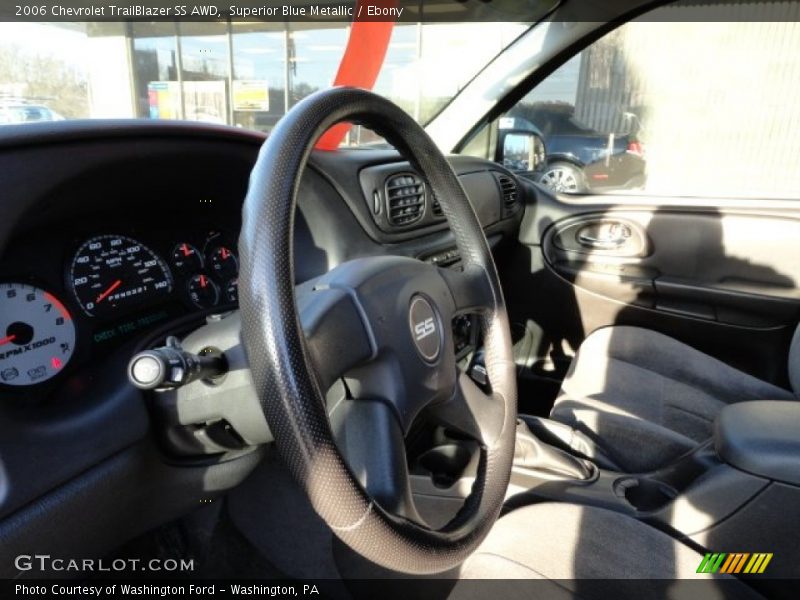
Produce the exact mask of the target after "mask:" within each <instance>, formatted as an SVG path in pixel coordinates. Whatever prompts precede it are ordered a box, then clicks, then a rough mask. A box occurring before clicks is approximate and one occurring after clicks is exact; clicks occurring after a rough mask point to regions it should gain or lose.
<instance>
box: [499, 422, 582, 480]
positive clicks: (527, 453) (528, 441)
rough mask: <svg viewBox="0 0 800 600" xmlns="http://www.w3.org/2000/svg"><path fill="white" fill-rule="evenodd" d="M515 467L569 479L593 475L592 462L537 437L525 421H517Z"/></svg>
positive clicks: (579, 478)
mask: <svg viewBox="0 0 800 600" xmlns="http://www.w3.org/2000/svg"><path fill="white" fill-rule="evenodd" d="M514 467H520V468H524V469H531V470H534V471H542V472H544V473H548V474H550V475H557V476H560V477H564V478H568V479H578V480H585V479H589V478H590V477H591V476H592V475H593V468H592V465H591V463H589V462H588V461H585V460H583V459H580V458H577V457H575V456H572V455H571V454H568V453H567V452H564V451H563V450H561V449H560V448H556V447H555V446H551V445H550V444H548V443H546V442H543V441H542V440H540V439H539V438H538V437H536V436H535V435H534V434H533V433H531V430H530V429H528V426H527V425H526V424H525V422H524V421H522V420H518V421H517V440H516V443H515V445H514Z"/></svg>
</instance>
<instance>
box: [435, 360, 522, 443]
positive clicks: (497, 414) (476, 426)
mask: <svg viewBox="0 0 800 600" xmlns="http://www.w3.org/2000/svg"><path fill="white" fill-rule="evenodd" d="M506 410H507V409H506V405H505V402H504V399H503V398H502V397H501V396H499V394H498V393H497V392H495V393H492V392H484V391H483V390H482V389H481V388H480V387H479V386H478V385H477V384H476V383H475V382H474V381H472V379H470V378H469V376H468V375H467V374H466V373H463V372H459V375H458V380H457V382H456V386H455V389H454V391H453V396H452V397H451V398H450V399H449V400H447V401H445V402H441V403H438V404H435V405H432V406H431V407H430V408H429V412H428V414H429V416H430V417H431V418H433V419H435V420H436V421H438V422H439V423H440V424H441V425H443V426H445V427H447V428H448V429H453V430H455V431H458V432H459V433H461V434H464V435H467V436H469V437H471V438H472V439H474V440H475V441H477V442H478V443H480V444H481V445H482V446H483V447H485V448H491V447H493V446H494V445H495V444H496V443H497V442H498V440H499V439H500V437H501V434H502V432H503V427H504V424H505V423H506V416H507V415H506Z"/></svg>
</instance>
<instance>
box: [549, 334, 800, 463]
mask: <svg viewBox="0 0 800 600" xmlns="http://www.w3.org/2000/svg"><path fill="white" fill-rule="evenodd" d="M798 331H800V329H799V330H798ZM798 361H800V335H798V333H795V336H794V339H793V341H792V348H791V353H790V378H791V381H792V385H793V386H794V388H795V389H798V388H800V373H798V372H795V371H793V370H792V368H791V366H792V365H794V364H796V363H798ZM798 366H800V365H798ZM797 371H800V368H798V369H797ZM796 399H797V398H796V396H795V394H794V393H792V392H790V391H788V390H785V389H783V388H780V387H777V386H775V385H772V384H770V383H767V382H766V381H762V380H760V379H757V378H755V377H752V376H750V375H748V374H746V373H743V372H742V371H739V370H737V369H735V368H733V367H731V366H729V365H727V364H725V363H723V362H721V361H719V360H717V359H715V358H712V357H710V356H708V355H707V354H704V353H702V352H700V351H698V350H695V349H694V348H691V347H689V346H687V345H686V344H683V343H681V342H679V341H677V340H675V339H673V338H670V337H668V336H666V335H663V334H661V333H657V332H655V331H651V330H648V329H642V328H638V327H627V326H617V327H607V328H604V329H599V330H597V331H595V332H594V333H592V334H591V335H590V336H589V337H587V338H586V340H585V341H584V343H583V344H582V345H581V347H580V348H579V350H578V353H577V354H576V356H575V359H574V360H573V362H572V365H570V369H569V371H568V373H567V376H566V378H565V379H564V382H563V384H562V387H561V391H560V392H559V395H558V397H557V399H556V402H555V405H554V407H553V410H552V412H551V415H550V416H551V418H552V419H553V420H555V421H559V422H561V423H564V424H566V425H569V426H570V427H572V428H573V429H574V430H575V431H576V432H578V433H579V434H580V437H581V438H582V439H583V440H584V443H583V444H582V447H581V449H580V452H579V453H580V454H583V455H586V456H588V457H589V458H597V459H598V460H597V462H598V464H599V466H601V467H604V468H611V469H615V470H619V471H623V472H628V473H633V472H644V471H650V470H654V469H657V468H659V467H661V466H664V465H665V464H668V463H669V462H671V461H673V460H675V459H676V458H678V457H679V456H681V455H682V454H684V453H686V452H688V451H690V450H692V449H693V448H695V447H697V446H698V445H699V444H701V443H702V442H705V441H706V440H708V439H710V438H711V436H712V425H713V422H714V419H715V417H716V416H717V415H718V414H719V412H720V411H721V410H722V409H723V408H724V407H725V406H726V405H727V404H731V403H733V402H741V401H744V400H796ZM587 439H588V440H589V441H590V444H588V446H590V447H589V448H588V449H587V447H586V446H587V444H586V443H585V440H587ZM592 444H594V446H595V448H594V449H593V448H591V445H592Z"/></svg>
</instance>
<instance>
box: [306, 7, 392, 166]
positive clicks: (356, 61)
mask: <svg viewBox="0 0 800 600" xmlns="http://www.w3.org/2000/svg"><path fill="white" fill-rule="evenodd" d="M362 4H364V2H363V1H362V0H359V1H358V3H357V4H356V7H355V9H354V11H355V14H356V15H358V14H359V11H360V10H361V9H362ZM370 4H372V5H373V6H375V5H380V6H386V7H390V6H397V2H396V1H395V0H384V1H383V2H380V1H378V2H376V1H375V0H371V1H370ZM364 12H366V10H364ZM362 18H365V17H362ZM393 28H394V21H365V20H359V19H358V18H356V19H355V20H354V21H353V25H352V26H351V28H350V37H349V39H348V40H347V47H346V48H345V50H344V55H343V56H342V61H341V62H340V63H339V71H338V72H337V73H336V78H335V79H334V81H333V85H334V86H337V85H349V86H353V87H360V88H364V89H366V90H371V89H372V88H373V87H374V86H375V82H376V81H377V80H378V74H379V73H380V72H381V67H382V66H383V59H384V58H385V57H386V50H387V49H388V48H389V40H390V39H391V37H392V29H393ZM349 129H350V124H349V123H340V124H339V125H336V126H334V127H331V128H330V129H329V130H328V131H326V132H325V133H324V134H323V135H322V137H321V138H319V141H318V142H317V149H319V150H336V149H337V148H338V147H339V144H341V143H342V140H343V139H344V136H345V135H347V132H348V131H349Z"/></svg>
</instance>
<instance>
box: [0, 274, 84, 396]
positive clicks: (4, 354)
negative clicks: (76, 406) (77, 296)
mask: <svg viewBox="0 0 800 600" xmlns="http://www.w3.org/2000/svg"><path fill="white" fill-rule="evenodd" d="M74 350H75V325H74V323H73V322H72V318H71V317H70V314H69V312H68V311H67V309H66V308H65V307H64V305H63V304H61V302H60V301H59V300H58V299H57V298H56V297H55V296H53V295H52V294H50V293H48V292H45V291H44V290H41V289H39V288H36V287H33V286H31V285H26V284H23V283H3V284H0V383H4V384H6V385H16V386H23V385H33V384H36V383H41V382H43V381H47V380H48V379H50V378H51V377H53V376H54V375H56V374H57V373H58V372H59V371H61V369H63V368H64V366H65V365H66V364H67V362H69V359H70V358H72V353H73V352H74Z"/></svg>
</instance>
